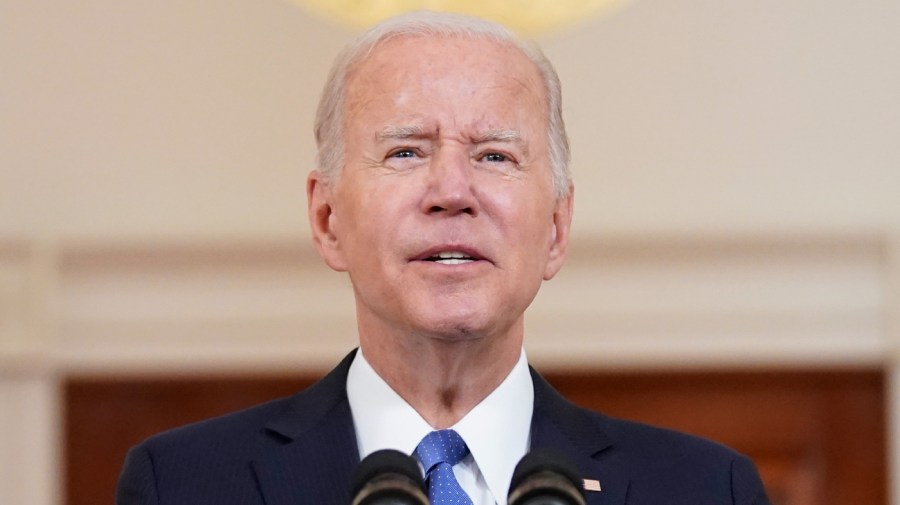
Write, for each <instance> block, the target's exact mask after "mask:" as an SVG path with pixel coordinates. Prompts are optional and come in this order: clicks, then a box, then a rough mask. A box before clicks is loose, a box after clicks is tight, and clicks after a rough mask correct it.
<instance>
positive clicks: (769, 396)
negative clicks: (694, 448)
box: [66, 370, 887, 505]
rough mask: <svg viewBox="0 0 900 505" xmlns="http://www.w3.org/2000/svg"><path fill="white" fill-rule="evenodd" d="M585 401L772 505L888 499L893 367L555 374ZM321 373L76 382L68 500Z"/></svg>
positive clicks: (97, 500)
mask: <svg viewBox="0 0 900 505" xmlns="http://www.w3.org/2000/svg"><path fill="white" fill-rule="evenodd" d="M548 379H549V380H550V381H551V382H552V383H553V384H554V385H555V386H556V387H557V388H558V389H560V391H562V392H563V393H564V394H565V395H566V396H568V397H569V398H571V399H572V400H573V401H575V402H576V403H579V404H581V405H584V406H588V407H591V408H594V409H597V410H601V411H604V412H606V413H608V414H610V415H615V416H619V417H626V418H631V419H637V420H641V421H645V422H649V423H652V424H657V425H661V426H667V427H671V428H675V429H678V430H681V431H686V432H689V433H695V434H698V435H702V436H706V437H710V438H713V439H716V440H719V441H721V442H723V443H725V444H727V445H730V446H732V447H734V448H736V449H738V450H739V451H741V452H744V453H746V454H748V455H750V456H751V457H752V458H753V459H754V460H755V461H756V462H757V464H758V466H759V467H760V471H761V472H762V474H763V478H764V480H765V482H766V486H767V488H768V489H769V491H770V493H771V495H772V498H773V502H774V503H775V505H859V504H861V503H865V504H867V505H879V504H881V505H884V504H886V503H887V498H886V463H885V461H886V453H885V447H884V446H885V415H884V374H883V373H882V372H880V371H877V370H830V371H814V372H813V371H806V372H785V371H778V372H774V371H773V372H739V373H736V372H724V371H723V372H703V373H700V372H690V373H685V372H672V373H664V372H653V373H641V374H637V373H616V374H610V373H597V372H590V371H578V372H566V373H550V374H548ZM312 380H314V378H313V377H277V378H275V377H267V378H254V377H228V378H209V379H199V378H181V379H171V380H158V379H141V378H122V379H116V380H112V379H108V378H107V379H90V378H72V379H70V380H69V381H67V384H66V408H67V419H66V471H67V475H66V493H67V501H68V504H69V505H102V504H111V503H112V502H113V490H114V487H115V481H116V478H117V476H118V472H119V469H120V467H121V464H122V460H123V458H124V456H125V452H126V451H127V450H128V448H129V447H130V446H131V445H133V444H135V443H137V442H138V441H140V440H142V439H143V438H145V437H147V436H149V435H151V434H153V433H156V432H158V431H161V430H164V429H166V428H170V427H173V426H178V425H181V424H185V423H188V422H192V421H196V420H200V419H203V418H206V417H210V416H214V415H219V414H222V413H225V412H229V411H232V410H236V409H239V408H243V407H246V406H250V405H253V404H256V403H260V402H263V401H266V400H269V399H272V398H275V397H278V396H284V395H287V394H291V393H293V392H294V391H296V390H298V389H301V388H303V387H305V386H306V385H308V384H310V383H311V382H312Z"/></svg>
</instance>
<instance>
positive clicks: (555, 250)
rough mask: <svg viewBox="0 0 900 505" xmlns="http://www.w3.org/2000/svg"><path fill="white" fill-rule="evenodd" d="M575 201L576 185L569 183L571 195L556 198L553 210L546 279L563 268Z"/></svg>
mask: <svg viewBox="0 0 900 505" xmlns="http://www.w3.org/2000/svg"><path fill="white" fill-rule="evenodd" d="M574 203H575V186H574V185H573V184H571V183H570V184H569V196H567V197H565V198H560V199H557V200H556V207H555V208H554V211H553V233H552V235H551V237H550V239H551V242H550V253H549V254H548V256H547V265H546V266H545V267H544V280H545V281H549V280H550V279H552V278H553V277H554V276H555V275H556V273H557V272H559V270H560V269H561V268H562V266H563V262H565V260H566V248H567V247H568V245H569V231H570V230H571V229H572V206H573V205H574Z"/></svg>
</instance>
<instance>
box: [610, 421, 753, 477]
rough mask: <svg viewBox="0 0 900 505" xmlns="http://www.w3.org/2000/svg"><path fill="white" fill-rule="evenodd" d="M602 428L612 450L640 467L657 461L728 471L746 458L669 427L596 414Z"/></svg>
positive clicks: (708, 440)
mask: <svg viewBox="0 0 900 505" xmlns="http://www.w3.org/2000/svg"><path fill="white" fill-rule="evenodd" d="M592 414H593V415H594V416H597V418H598V420H599V421H600V423H602V425H603V429H604V430H605V431H606V433H607V434H608V435H609V436H610V438H611V439H613V440H614V445H615V447H616V448H618V449H620V450H622V451H624V452H626V453H627V454H629V455H631V457H632V458H634V459H635V460H636V461H637V462H638V464H639V465H641V466H642V467H644V468H648V467H653V466H656V465H658V464H660V463H661V462H667V464H671V463H672V462H678V461H690V462H691V465H692V466H695V465H700V466H707V465H708V466H710V467H715V468H723V467H724V468H728V467H730V466H731V465H732V464H733V463H734V461H736V460H741V459H746V457H745V456H743V455H742V454H740V453H739V452H737V451H735V450H734V449H732V448H730V447H728V446H726V445H724V444H722V443H720V442H716V441H713V440H710V439H707V438H703V437H700V436H697V435H692V434H688V433H683V432H679V431H675V430H673V429H670V428H663V427H659V426H652V425H649V424H645V423H641V422H636V421H630V420H625V419H618V418H614V417H609V416H605V415H603V414H599V413H592Z"/></svg>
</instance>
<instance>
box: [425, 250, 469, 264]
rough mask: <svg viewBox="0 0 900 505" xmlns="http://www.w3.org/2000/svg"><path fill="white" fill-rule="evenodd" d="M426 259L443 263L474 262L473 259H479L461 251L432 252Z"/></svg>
mask: <svg viewBox="0 0 900 505" xmlns="http://www.w3.org/2000/svg"><path fill="white" fill-rule="evenodd" d="M424 261H431V262H434V263H440V264H442V265H462V264H464V263H472V262H473V261H478V260H477V259H476V258H474V257H472V256H469V255H468V254H466V253H464V252H460V251H441V252H439V253H435V254H432V255H431V256H428V257H427V258H424Z"/></svg>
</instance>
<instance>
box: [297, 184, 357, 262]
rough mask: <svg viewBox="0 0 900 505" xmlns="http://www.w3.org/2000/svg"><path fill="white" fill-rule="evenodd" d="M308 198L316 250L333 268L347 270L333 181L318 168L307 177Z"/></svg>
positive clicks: (310, 223) (308, 210)
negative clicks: (339, 235)
mask: <svg viewBox="0 0 900 505" xmlns="http://www.w3.org/2000/svg"><path fill="white" fill-rule="evenodd" d="M306 200H307V202H308V207H307V213H308V214H309V226H310V228H311V229H312V235H313V244H315V246H316V251H317V252H318V253H319V256H320V257H321V258H322V259H323V260H325V264H327V265H328V266H329V267H331V269H332V270H336V271H338V272H345V271H346V270H347V261H346V259H345V258H344V252H343V251H342V250H341V243H340V241H339V240H338V233H337V232H338V229H337V219H336V218H337V216H336V215H335V212H334V192H333V191H332V186H331V183H330V182H329V181H327V180H325V177H324V176H323V175H322V173H321V172H320V171H318V170H313V171H312V172H310V173H309V176H308V177H307V178H306Z"/></svg>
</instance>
